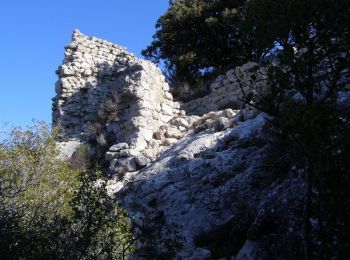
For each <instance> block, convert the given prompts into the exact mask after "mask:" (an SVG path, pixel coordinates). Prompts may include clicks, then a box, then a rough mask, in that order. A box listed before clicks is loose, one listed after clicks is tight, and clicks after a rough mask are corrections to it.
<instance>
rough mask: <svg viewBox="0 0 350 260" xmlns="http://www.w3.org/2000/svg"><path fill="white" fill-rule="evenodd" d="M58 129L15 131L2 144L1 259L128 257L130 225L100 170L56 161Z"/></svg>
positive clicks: (0, 161)
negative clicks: (108, 188) (79, 169)
mask: <svg viewBox="0 0 350 260" xmlns="http://www.w3.org/2000/svg"><path fill="white" fill-rule="evenodd" d="M56 134H57V133H56V130H54V131H53V132H50V131H49V130H48V127H47V126H45V125H43V124H38V125H36V126H35V127H33V128H30V129H28V130H21V129H14V130H13V131H12V133H11V135H10V138H9V139H8V140H5V141H3V142H2V143H1V144H0V258H1V259H97V258H98V259H101V258H108V259H113V258H123V259H124V258H125V257H126V256H127V255H128V254H129V253H130V252H131V251H132V250H133V243H132V242H133V238H132V234H131V224H130V221H129V220H128V218H127V216H126V214H125V212H124V211H123V209H122V208H121V207H120V206H119V205H118V203H117V201H115V200H112V199H111V198H110V197H108V195H107V193H106V180H105V179H104V177H103V174H102V173H100V172H98V171H96V170H90V171H85V172H81V171H77V170H73V169H71V167H70V165H69V164H68V163H67V162H63V161H59V160H57V159H56V156H57V150H56V147H55V137H56Z"/></svg>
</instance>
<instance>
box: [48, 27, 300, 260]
mask: <svg viewBox="0 0 350 260" xmlns="http://www.w3.org/2000/svg"><path fill="white" fill-rule="evenodd" d="M252 71H254V63H248V64H246V65H243V66H242V67H238V68H236V69H234V70H230V71H228V72H227V73H226V75H222V76H219V77H218V78H217V79H216V80H215V81H214V82H213V83H212V84H211V86H210V93H209V94H208V95H206V96H204V97H202V98H198V99H195V100H192V101H189V102H187V103H180V102H175V101H174V100H173V97H172V94H171V93H170V91H169V85H168V84H167V83H166V81H165V78H164V76H163V75H162V73H161V71H160V70H159V69H158V68H157V67H156V66H155V65H154V64H153V63H151V62H148V61H144V60H141V59H138V58H136V57H135V56H134V55H132V54H130V53H129V52H127V51H126V50H125V48H122V47H120V46H118V45H115V44H112V43H109V42H106V41H104V40H101V39H97V38H95V37H88V36H85V35H83V34H81V33H80V32H79V31H78V30H75V31H74V33H73V39H72V42H71V43H70V44H69V45H68V46H67V47H66V51H65V58H64V61H63V64H62V65H61V66H60V67H59V69H58V70H57V74H58V76H59V80H58V82H57V83H56V93H57V95H56V97H55V98H54V99H53V124H54V125H56V126H60V127H62V129H63V130H64V134H63V137H62V140H61V143H60V144H59V147H60V149H61V158H62V159H67V158H69V157H70V156H72V154H73V153H74V149H77V147H78V146H79V144H80V143H86V142H88V141H89V140H91V138H95V139H96V140H97V141H99V142H101V143H104V140H103V136H98V133H99V131H101V130H100V129H104V131H106V132H107V133H108V134H109V135H111V136H113V142H112V143H108V142H107V143H106V144H105V146H107V147H105V148H106V149H105V150H104V153H103V160H105V161H107V162H108V163H107V165H108V166H109V167H108V166H107V168H108V169H107V171H108V172H109V173H110V174H111V179H110V181H109V182H108V192H109V194H110V196H112V197H117V198H119V199H120V200H121V201H122V202H123V204H124V206H125V207H126V209H127V211H128V213H129V214H130V216H131V217H132V219H133V221H134V223H135V232H136V233H137V234H136V235H139V234H140V233H142V232H139V231H141V230H142V229H143V230H145V229H146V230H148V231H150V235H149V237H142V242H140V241H139V242H138V244H137V247H138V249H139V253H140V255H136V256H135V259H145V258H143V257H144V256H142V253H143V248H144V247H152V246H153V247H154V249H155V251H157V253H159V254H160V255H162V254H163V253H169V250H170V251H171V252H170V253H171V254H172V255H173V256H174V257H175V259H219V258H222V257H226V259H249V258H254V257H255V256H257V255H258V256H259V257H262V258H263V257H264V254H267V255H269V253H274V252H275V253H276V252H277V254H279V255H282V256H283V253H286V255H288V256H290V255H293V254H294V255H295V258H298V256H299V255H298V250H294V249H293V248H292V247H291V248H290V249H285V247H284V245H285V244H286V243H287V242H290V241H294V242H295V243H296V244H297V241H300V240H301V237H300V236H301V230H300V228H299V227H300V226H301V224H300V223H299V222H300V218H298V217H297V216H298V215H300V214H301V211H300V210H301V205H302V197H303V193H302V190H303V180H302V179H301V178H300V177H298V176H299V175H298V174H296V173H295V172H292V171H293V169H291V170H290V171H291V177H288V178H285V179H283V181H280V180H278V179H274V176H272V174H270V173H267V172H264V171H263V170H262V168H263V167H262V164H261V162H262V161H263V159H264V155H265V154H266V151H267V149H268V138H269V137H268V135H266V134H265V132H264V131H263V129H264V126H265V125H266V115H265V114H262V113H260V114H259V113H258V112H257V111H256V110H254V109H251V108H249V107H247V106H245V105H244V103H242V102H241V99H242V95H249V96H250V97H251V101H252V102H254V101H255V100H254V99H255V96H256V95H257V94H259V93H261V92H262V91H264V88H265V87H266V72H264V71H263V70H261V71H259V73H257V74H254V73H253V72H252ZM96 129H97V130H96ZM99 139H100V140H99ZM92 150H93V149H92ZM220 239H221V240H220ZM152 243H154V244H152ZM175 249H176V250H175ZM288 250H289V251H288ZM283 251H285V252H283ZM176 257H177V258H176ZM272 258H273V257H272ZM146 259H147V255H146Z"/></svg>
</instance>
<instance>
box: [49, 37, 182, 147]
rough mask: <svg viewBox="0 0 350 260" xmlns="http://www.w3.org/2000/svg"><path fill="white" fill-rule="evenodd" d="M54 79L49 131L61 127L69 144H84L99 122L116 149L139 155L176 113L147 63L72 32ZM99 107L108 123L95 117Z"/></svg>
mask: <svg viewBox="0 0 350 260" xmlns="http://www.w3.org/2000/svg"><path fill="white" fill-rule="evenodd" d="M56 73H57V75H58V76H59V80H58V81H57V82H56V86H55V90H56V93H57V95H56V97H55V98H53V125H55V126H60V127H62V128H63V129H64V132H65V133H64V135H65V137H67V138H69V139H78V140H80V141H86V140H88V138H89V137H90V135H91V134H92V133H91V128H92V127H93V126H94V123H97V122H99V121H105V122H102V123H106V124H108V129H110V131H112V132H113V133H114V134H115V136H116V142H117V143H121V142H126V143H128V145H130V146H131V147H134V148H138V149H140V150H142V149H144V148H145V147H146V145H147V141H149V140H150V139H151V138H152V135H153V132H155V131H156V130H157V129H158V128H159V127H160V126H161V125H163V124H165V123H167V122H168V121H169V120H170V119H171V118H173V117H174V116H175V115H177V114H179V113H181V112H180V110H179V108H180V104H179V103H177V102H173V98H172V95H171V94H170V92H169V85H168V84H167V83H166V81H165V78H164V76H163V75H162V73H161V71H160V70H159V69H158V68H157V67H156V66H155V65H154V64H153V63H151V62H148V61H145V60H140V59H137V58H136V57H135V56H134V55H133V54H131V53H129V52H127V51H126V49H125V48H122V47H120V46H118V45H115V44H112V43H110V42H107V41H105V40H101V39H97V38H95V37H87V36H85V35H83V34H82V33H80V32H79V31H78V30H74V32H73V37H72V42H71V43H70V44H69V45H68V46H66V47H65V58H64V61H63V65H62V66H60V67H59V68H58V70H57V71H56ZM104 106H109V108H108V109H109V110H108V111H106V113H109V115H107V116H108V117H109V118H108V120H103V118H101V115H100V114H99V113H103V109H104ZM111 110H115V111H111ZM102 117H103V116H102Z"/></svg>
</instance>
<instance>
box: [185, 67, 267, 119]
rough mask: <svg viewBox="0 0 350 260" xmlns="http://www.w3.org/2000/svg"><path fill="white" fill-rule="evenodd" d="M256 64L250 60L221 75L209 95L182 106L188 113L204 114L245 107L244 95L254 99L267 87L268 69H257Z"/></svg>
mask: <svg viewBox="0 0 350 260" xmlns="http://www.w3.org/2000/svg"><path fill="white" fill-rule="evenodd" d="M255 65H256V64H255V63H253V62H249V63H246V64H244V65H243V66H241V67H236V68H235V69H232V70H229V71H227V72H226V74H224V75H220V76H219V77H217V78H216V80H215V81H214V82H213V83H212V84H211V85H210V93H209V94H208V95H206V96H204V97H202V98H198V99H194V100H192V101H189V102H187V103H185V104H183V106H182V108H183V109H184V110H185V111H186V114H188V115H203V114H205V113H209V112H211V111H218V110H223V109H226V108H231V109H242V108H244V107H245V104H244V103H243V102H242V99H243V97H244V95H246V96H249V95H250V96H252V99H254V97H255V96H257V95H259V94H261V93H263V91H264V90H265V89H266V85H267V71H266V70H265V69H261V68H260V69H259V70H258V71H257V70H256V69H255ZM243 93H244V94H243Z"/></svg>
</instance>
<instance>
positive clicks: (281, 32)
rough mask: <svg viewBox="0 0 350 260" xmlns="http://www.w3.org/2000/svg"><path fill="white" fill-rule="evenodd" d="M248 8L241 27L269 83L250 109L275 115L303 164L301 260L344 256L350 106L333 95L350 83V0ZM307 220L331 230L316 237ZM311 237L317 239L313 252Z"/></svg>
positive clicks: (257, 3)
mask: <svg viewBox="0 0 350 260" xmlns="http://www.w3.org/2000/svg"><path fill="white" fill-rule="evenodd" d="M247 10H248V11H247V13H248V14H247V20H246V24H245V26H246V29H247V30H246V32H247V33H249V35H250V36H249V37H250V38H252V39H254V43H253V45H254V48H256V49H259V50H262V55H261V57H260V59H259V60H258V61H259V63H258V65H257V68H259V67H265V68H267V71H268V75H267V76H268V79H269V84H270V86H269V88H267V89H266V92H265V93H264V95H263V96H262V97H261V98H260V100H259V102H258V103H257V104H256V107H258V108H259V109H261V110H263V111H265V112H267V113H269V114H271V115H273V116H275V119H274V120H273V125H274V127H275V128H276V130H277V132H278V135H279V136H280V137H281V139H283V140H284V144H285V146H286V147H288V149H287V151H285V152H286V153H287V154H289V155H290V156H291V160H292V161H294V162H295V163H299V164H300V165H301V167H302V168H303V170H304V175H305V205H304V237H305V243H304V246H305V248H304V252H305V259H311V258H313V257H316V256H318V257H332V256H333V255H338V256H345V255H346V252H349V245H348V244H347V243H346V242H345V241H347V239H348V236H347V235H346V234H347V233H349V230H348V229H347V228H345V229H343V230H342V229H341V228H340V227H341V226H342V225H344V226H347V225H349V223H348V219H349V217H350V213H349V202H348V199H346V200H344V198H349V197H350V194H349V193H348V192H346V191H345V190H346V189H344V184H346V185H349V171H348V167H347V166H348V165H349V159H348V158H349V157H348V154H349V142H348V138H347V137H346V136H347V135H348V134H349V129H350V125H349V117H348V111H349V107H348V106H346V105H345V106H344V105H342V104H340V103H339V102H338V97H339V95H342V94H345V93H346V92H347V91H349V86H350V82H349V79H350V71H349V67H350V52H349V46H350V42H349V40H350V23H349V19H348V17H349V14H350V7H349V4H348V1H345V0H340V1H330V0H320V1H313V0H312V1H302V0H290V1H282V0H280V1H279V0H278V1H272V0H271V1H270V0H267V1H266V0H252V1H250V2H249V5H248V8H247ZM247 101H248V100H247ZM340 194H341V195H340ZM341 197H343V199H341ZM316 202H317V203H316ZM316 205H318V207H319V209H318V210H315V207H316ZM340 208H343V209H344V211H343V212H341V211H340V210H339V209H340ZM321 212H322V213H323V214H321ZM325 212H328V213H325ZM329 212H333V213H334V214H329ZM330 215H332V217H330ZM312 218H315V219H318V220H319V221H320V222H322V221H323V222H322V223H327V224H328V225H329V226H332V230H331V229H328V230H327V232H323V235H320V234H321V233H322V232H320V231H318V232H319V235H318V236H316V234H315V233H316V232H315V230H314V227H312V225H311V224H310V219H312ZM334 219H337V221H336V223H334ZM320 229H322V230H323V231H325V230H326V229H325V228H324V227H323V228H320ZM335 235H336V236H337V237H342V239H341V240H342V241H343V242H342V246H339V245H338V246H334V244H333V245H332V243H331V242H330V241H331V239H330V237H334V236H335ZM327 237H328V238H327ZM316 239H319V240H321V241H322V247H321V248H318V250H316V249H317V247H319V246H318V245H317V244H315V243H314V242H313V241H315V240H316ZM327 247H328V248H327ZM315 254H316V255H315ZM317 254H318V255H317Z"/></svg>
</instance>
